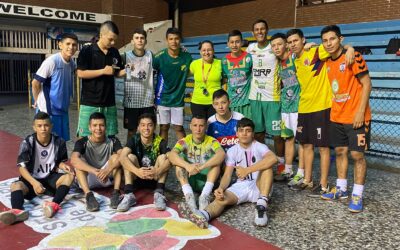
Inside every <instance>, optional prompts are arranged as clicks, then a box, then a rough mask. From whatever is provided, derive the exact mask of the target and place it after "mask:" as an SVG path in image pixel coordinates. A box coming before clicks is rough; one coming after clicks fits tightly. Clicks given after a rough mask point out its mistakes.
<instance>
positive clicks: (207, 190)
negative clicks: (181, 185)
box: [201, 181, 214, 196]
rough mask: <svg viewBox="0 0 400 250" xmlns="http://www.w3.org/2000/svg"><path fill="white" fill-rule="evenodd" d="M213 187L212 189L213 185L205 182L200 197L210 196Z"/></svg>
mask: <svg viewBox="0 0 400 250" xmlns="http://www.w3.org/2000/svg"><path fill="white" fill-rule="evenodd" d="M213 187H214V183H212V182H208V181H207V182H206V184H205V185H204V187H203V190H202V191H201V195H203V196H204V195H205V196H208V195H210V194H211V192H212V189H213Z"/></svg>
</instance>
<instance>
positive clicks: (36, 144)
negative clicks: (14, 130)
mask: <svg viewBox="0 0 400 250" xmlns="http://www.w3.org/2000/svg"><path fill="white" fill-rule="evenodd" d="M51 129H52V124H51V121H50V117H49V115H48V114H46V113H44V112H38V113H37V114H36V115H35V118H34V122H33V130H34V131H35V133H34V134H32V135H29V136H28V137H26V138H25V139H24V140H23V141H22V142H21V146H20V149H19V153H18V159H17V162H18V163H17V166H18V167H19V172H20V174H21V176H20V177H19V180H18V181H16V182H14V183H12V184H11V187H10V188H11V206H12V209H10V210H8V211H5V212H2V213H0V221H1V222H2V223H4V224H7V225H11V224H13V223H15V222H19V221H25V220H27V219H28V218H29V213H28V211H26V210H24V199H28V200H31V199H33V198H34V197H36V196H38V195H42V194H44V193H45V192H46V194H52V195H54V198H53V201H45V202H44V204H43V213H44V216H46V217H48V218H51V217H53V216H54V214H55V213H56V212H57V211H58V210H60V208H61V207H60V203H61V202H62V201H63V200H64V198H65V196H66V195H67V194H68V192H69V188H70V185H71V183H72V181H73V180H74V177H73V174H72V173H71V169H70V167H69V166H68V165H67V164H65V163H64V162H65V161H67V160H68V155H67V147H66V145H65V141H64V140H63V139H62V138H61V137H59V136H57V135H55V134H52V133H51ZM58 169H61V170H64V171H65V172H66V173H65V174H63V173H58V172H57V170H58Z"/></svg>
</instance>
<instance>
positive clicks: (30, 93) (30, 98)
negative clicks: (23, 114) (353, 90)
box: [28, 69, 32, 108]
mask: <svg viewBox="0 0 400 250" xmlns="http://www.w3.org/2000/svg"><path fill="white" fill-rule="evenodd" d="M28 108H32V89H31V69H28Z"/></svg>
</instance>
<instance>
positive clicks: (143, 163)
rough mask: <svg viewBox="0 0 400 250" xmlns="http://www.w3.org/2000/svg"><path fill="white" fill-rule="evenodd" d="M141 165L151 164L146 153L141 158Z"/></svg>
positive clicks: (148, 165)
mask: <svg viewBox="0 0 400 250" xmlns="http://www.w3.org/2000/svg"><path fill="white" fill-rule="evenodd" d="M142 166H143V167H150V166H151V159H150V158H149V157H148V156H147V155H145V156H143V158H142Z"/></svg>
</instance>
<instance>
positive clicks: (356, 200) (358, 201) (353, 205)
mask: <svg viewBox="0 0 400 250" xmlns="http://www.w3.org/2000/svg"><path fill="white" fill-rule="evenodd" d="M362 200H363V199H362V196H359V195H356V194H352V195H351V200H350V203H349V210H350V212H353V213H359V212H361V211H362V210H363V202H362Z"/></svg>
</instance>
